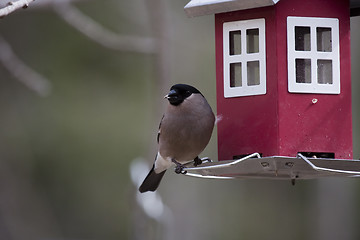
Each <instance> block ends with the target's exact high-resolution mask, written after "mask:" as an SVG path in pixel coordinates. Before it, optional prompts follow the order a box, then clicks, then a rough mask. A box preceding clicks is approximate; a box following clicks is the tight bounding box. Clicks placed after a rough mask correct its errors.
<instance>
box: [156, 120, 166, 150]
mask: <svg viewBox="0 0 360 240" xmlns="http://www.w3.org/2000/svg"><path fill="white" fill-rule="evenodd" d="M164 116H165V115H163V116H162V118H161V121H160V124H159V131H158V134H157V142H158V143H159V138H160V131H161V123H162V120H163V119H164Z"/></svg>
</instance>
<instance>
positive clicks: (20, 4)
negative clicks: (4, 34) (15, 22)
mask: <svg viewBox="0 0 360 240" xmlns="http://www.w3.org/2000/svg"><path fill="white" fill-rule="evenodd" d="M33 1H34V0H18V1H15V2H8V4H7V6H5V7H3V8H1V9H0V18H2V17H5V16H7V15H9V14H10V13H12V12H14V11H15V10H17V9H19V8H27V7H28V6H29V4H30V3H31V2H33Z"/></svg>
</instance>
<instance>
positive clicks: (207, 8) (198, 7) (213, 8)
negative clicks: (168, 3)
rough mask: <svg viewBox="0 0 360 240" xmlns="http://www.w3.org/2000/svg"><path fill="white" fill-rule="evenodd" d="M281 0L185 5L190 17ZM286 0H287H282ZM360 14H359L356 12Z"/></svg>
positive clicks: (206, 0)
mask: <svg viewBox="0 0 360 240" xmlns="http://www.w3.org/2000/svg"><path fill="white" fill-rule="evenodd" d="M279 1H280V0H191V1H190V2H189V3H188V4H187V5H186V6H185V8H184V9H185V12H186V14H187V15H188V16H189V17H196V16H202V15H209V14H215V13H222V12H230V11H236V10H244V9H250V8H258V7H266V6H271V5H275V4H276V3H278V2H279ZM281 1H286V0H281ZM355 8H360V0H350V9H352V10H353V9H355ZM356 15H358V14H356Z"/></svg>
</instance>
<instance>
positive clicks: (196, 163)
mask: <svg viewBox="0 0 360 240" xmlns="http://www.w3.org/2000/svg"><path fill="white" fill-rule="evenodd" d="M204 162H212V160H211V159H210V158H208V157H204V158H201V159H200V158H199V157H196V158H195V159H194V166H195V167H197V166H198V165H200V164H202V163H204Z"/></svg>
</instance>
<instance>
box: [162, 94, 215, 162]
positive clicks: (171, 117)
mask: <svg viewBox="0 0 360 240" xmlns="http://www.w3.org/2000/svg"><path fill="white" fill-rule="evenodd" d="M214 123H215V116H214V113H213V112H212V110H211V107H210V105H209V104H208V103H207V101H206V99H205V98H204V97H203V96H202V95H201V94H192V95H191V96H190V97H188V98H186V99H185V100H184V102H183V103H181V104H180V105H178V106H173V105H171V104H169V105H168V107H167V110H166V113H165V115H164V118H163V119H162V122H161V132H160V137H159V152H160V155H161V156H162V157H163V158H171V159H175V160H176V161H178V162H180V163H185V162H189V161H192V160H193V159H194V158H195V157H196V156H198V155H199V154H200V153H201V152H202V151H203V150H204V149H205V147H206V145H207V144H208V143H209V140H210V138H211V134H212V131H213V128H214Z"/></svg>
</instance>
